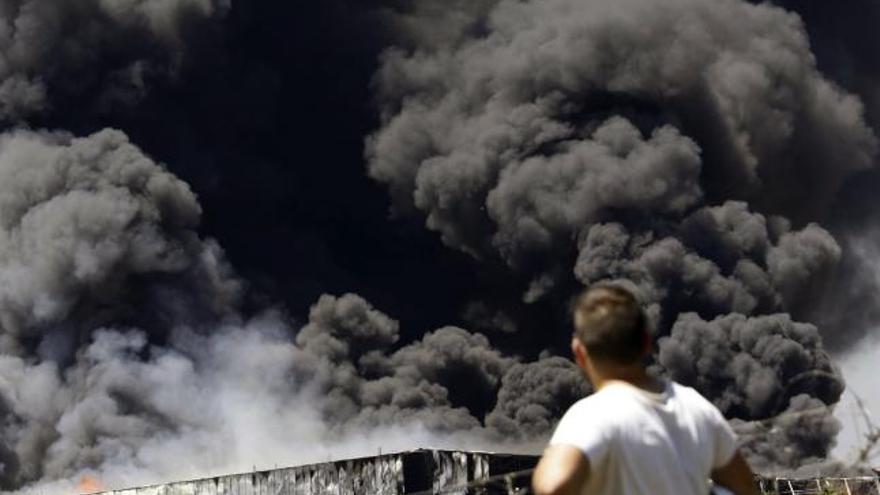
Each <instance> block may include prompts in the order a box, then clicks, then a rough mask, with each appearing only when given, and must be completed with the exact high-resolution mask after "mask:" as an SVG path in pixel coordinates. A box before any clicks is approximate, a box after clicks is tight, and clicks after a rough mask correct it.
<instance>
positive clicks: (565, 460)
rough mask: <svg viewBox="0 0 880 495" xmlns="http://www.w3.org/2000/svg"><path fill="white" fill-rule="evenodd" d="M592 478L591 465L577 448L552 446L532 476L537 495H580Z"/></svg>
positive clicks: (545, 452) (548, 448) (546, 451)
mask: <svg viewBox="0 0 880 495" xmlns="http://www.w3.org/2000/svg"><path fill="white" fill-rule="evenodd" d="M589 476H590V463H589V461H588V460H587V457H586V456H585V455H584V453H583V452H581V450H580V449H578V448H577V447H573V446H571V445H562V444H560V445H551V446H549V447H547V450H545V451H544V455H543V456H542V457H541V460H540V461H539V462H538V466H537V467H536V468H535V472H534V474H533V475H532V488H533V489H534V490H535V494H536V495H578V494H580V493H581V489H582V488H583V486H584V484H585V483H586V482H587V479H588V478H589Z"/></svg>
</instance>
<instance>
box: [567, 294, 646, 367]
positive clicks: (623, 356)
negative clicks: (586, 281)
mask: <svg viewBox="0 0 880 495" xmlns="http://www.w3.org/2000/svg"><path fill="white" fill-rule="evenodd" d="M572 316H573V317H574V321H575V330H574V332H575V336H576V337H577V338H578V339H580V341H581V342H582V343H583V344H584V346H585V347H586V348H587V351H588V352H589V353H590V357H592V358H593V359H596V360H599V361H611V362H615V363H619V364H631V363H633V362H635V361H636V360H638V359H639V358H640V357H642V352H643V350H644V348H643V346H644V338H645V334H646V333H647V331H648V329H647V319H646V318H645V313H644V311H642V307H641V304H639V301H638V299H637V298H636V297H635V295H633V293H632V292H630V291H628V290H626V289H624V288H623V287H621V286H619V285H614V284H609V283H601V284H596V285H594V286H592V287H590V288H588V289H586V290H585V291H584V292H582V293H581V294H580V295H579V296H578V297H577V298H576V299H575V301H574V305H573V308H572Z"/></svg>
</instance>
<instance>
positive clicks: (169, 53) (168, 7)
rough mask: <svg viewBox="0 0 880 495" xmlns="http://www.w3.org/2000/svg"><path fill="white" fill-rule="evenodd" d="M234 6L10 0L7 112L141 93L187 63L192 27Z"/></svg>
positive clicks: (3, 85)
mask: <svg viewBox="0 0 880 495" xmlns="http://www.w3.org/2000/svg"><path fill="white" fill-rule="evenodd" d="M228 7H229V5H228V1H227V0H172V1H165V0H123V1H112V2H111V1H104V0H86V1H77V2H59V1H55V0H4V1H3V2H0V119H3V120H4V121H7V122H8V121H10V120H12V121H15V120H19V119H23V118H26V117H28V116H29V115H32V114H33V113H35V112H37V111H40V110H44V109H45V108H46V107H47V106H50V105H51V103H52V100H53V98H57V97H62V96H63V97H72V96H80V97H81V96H83V95H87V94H94V93H99V94H100V96H99V98H98V99H99V100H100V99H101V98H104V99H105V104H110V103H114V104H118V103H130V102H131V100H138V99H139V98H141V97H142V96H143V93H144V91H145V90H146V81H148V80H149V79H150V78H151V77H153V76H155V75H160V74H161V75H167V74H172V73H173V72H174V71H175V70H176V68H177V66H179V64H180V63H181V61H182V57H183V47H184V43H183V42H184V38H185V35H186V33H185V31H186V30H187V29H190V28H191V27H192V26H193V25H194V22H197V21H200V20H206V19H212V18H215V17H218V16H221V15H222V14H223V13H224V12H225V11H226V10H227V9H228ZM112 60H115V61H118V62H115V63H114V62H109V61H112ZM108 62H109V64H108ZM101 64H108V65H101ZM99 69H100V70H99Z"/></svg>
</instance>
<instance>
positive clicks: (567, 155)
mask: <svg viewBox="0 0 880 495" xmlns="http://www.w3.org/2000/svg"><path fill="white" fill-rule="evenodd" d="M783 7H784V8H788V9H795V10H796V11H798V12H800V14H801V15H798V14H796V13H794V12H792V11H789V10H785V9H784V8H783ZM827 8H831V7H827ZM817 9H818V10H819V12H817ZM841 9H842V11H845V13H846V14H847V16H849V17H853V15H854V14H853V13H852V12H851V11H850V10H851V9H849V8H848V7H846V8H844V7H841ZM823 12H824V11H822V9H821V8H818V7H805V6H804V5H801V4H800V3H796V2H795V3H792V4H791V5H783V6H779V7H775V6H772V5H769V4H762V5H750V4H748V3H745V2H742V1H739V0H724V1H720V2H710V1H708V0H675V1H672V2H667V3H666V4H664V5H662V6H661V5H658V4H657V3H656V2H649V1H647V0H624V1H620V0H615V1H610V0H589V1H574V0H550V1H537V0H529V1H517V2H514V1H506V0H480V1H440V0H420V1H416V2H398V1H396V0H373V1H367V2H354V1H350V0H328V1H325V2H313V3H310V4H307V5H306V4H303V5H296V4H295V3H293V2H280V1H269V0H253V1H249V2H237V1H236V2H222V1H213V0H161V1H160V0H141V1H129V2H106V1H98V0H94V1H91V0H89V1H81V2H74V3H71V2H64V1H53V0H31V1H9V2H0V120H2V122H3V129H2V134H0V281H2V284H0V418H2V421H0V487H2V488H3V489H5V490H10V491H17V492H21V491H23V490H28V489H30V490H33V491H34V492H35V493H50V492H53V491H58V492H65V490H68V491H69V488H70V485H71V483H74V484H75V482H76V480H77V479H78V478H80V477H81V476H83V475H97V476H98V477H99V478H100V479H101V480H102V481H103V482H104V484H105V485H107V486H108V487H115V486H122V485H133V484H138V483H147V482H155V481H159V480H162V479H169V478H173V477H188V476H196V475H206V474H211V473H218V472H222V471H224V470H248V469H251V468H252V466H254V465H259V466H262V467H268V466H271V465H275V464H284V463H296V462H306V461H321V460H326V459H327V457H340V456H344V455H365V454H371V453H374V452H375V451H376V449H377V448H379V447H381V448H383V449H394V448H408V447H414V446H424V445H431V446H442V445H449V446H456V447H474V448H493V447H495V448H504V449H520V450H532V451H535V450H537V449H540V446H541V444H542V442H543V441H544V440H545V438H546V435H547V434H548V433H549V431H551V429H552V427H553V425H554V423H555V421H556V420H557V418H558V417H559V416H560V415H561V413H562V412H563V411H564V410H565V409H566V408H567V406H568V405H570V404H571V403H572V402H574V401H575V400H577V399H578V398H579V397H582V396H584V395H586V394H588V393H590V389H589V387H588V385H587V383H586V382H585V380H584V378H583V377H582V375H581V374H580V372H579V371H578V370H577V369H576V368H575V367H574V366H573V365H572V364H571V362H570V361H569V360H568V359H567V358H566V357H565V352H566V351H565V347H566V344H567V339H568V335H569V329H568V327H567V322H566V315H565V307H566V303H567V300H568V298H569V297H570V296H571V294H572V292H573V291H575V290H577V289H579V288H580V287H582V286H583V285H586V284H590V283H593V282H596V281H600V280H608V279H611V280H617V281H619V282H620V283H625V284H628V285H629V286H631V287H633V288H634V289H635V290H637V291H638V292H639V294H640V296H641V297H642V298H643V299H644V302H645V304H646V305H647V307H648V308H649V314H650V316H651V321H652V324H653V329H654V331H655V332H656V337H657V351H658V352H657V356H656V363H655V368H656V369H657V370H658V371H659V372H661V373H666V374H668V375H669V376H671V377H673V378H675V379H677V380H679V381H681V382H684V383H686V384H689V385H693V386H695V387H696V388H698V389H699V390H700V391H701V392H703V393H704V394H706V395H707V396H708V397H710V398H711V399H712V400H713V401H715V403H716V404H717V405H718V406H719V407H720V408H721V409H722V410H723V411H724V412H725V414H727V416H728V417H729V418H731V419H732V421H733V423H734V424H735V425H736V428H737V429H738V431H740V432H741V434H742V437H743V440H744V442H745V446H746V448H747V450H748V452H749V455H750V456H751V457H752V459H753V460H754V461H755V462H756V463H758V464H757V467H758V468H759V469H760V470H762V471H774V470H777V469H791V468H795V467H798V466H801V465H803V464H805V463H812V462H818V461H821V460H822V459H824V458H825V457H826V456H827V454H828V452H829V449H830V447H831V446H832V445H833V442H834V436H835V434H836V431H837V428H838V425H837V423H836V421H835V420H834V419H833V417H831V415H830V408H831V407H832V406H833V405H834V404H835V403H836V402H837V400H838V398H839V397H840V394H841V392H842V387H843V384H842V381H841V379H840V376H839V373H838V371H837V370H836V368H835V367H834V365H833V363H832V362H831V360H830V358H829V356H828V353H827V352H826V349H828V348H829V347H830V348H834V349H845V348H847V347H848V346H851V345H853V343H854V342H857V341H858V339H859V338H860V337H861V336H863V335H864V333H865V331H866V329H867V328H870V326H871V324H872V323H874V322H876V321H877V319H876V317H877V316H878V313H877V309H876V308H875V306H876V304H874V303H873V302H872V301H873V298H874V296H875V295H876V294H877V293H878V291H877V287H876V281H872V280H871V277H870V276H869V275H870V270H866V268H865V267H866V260H865V258H866V256H867V254H866V253H870V252H872V246H875V245H876V243H875V242H873V241H872V240H871V237H870V234H871V232H870V231H869V230H868V229H866V228H864V227H865V226H866V225H870V220H871V219H873V218H874V213H875V212H876V205H875V204H874V202H872V200H871V197H872V194H871V187H870V186H871V184H874V183H876V182H872V181H876V169H875V167H874V166H873V164H874V158H875V152H876V146H877V144H876V139H875V137H874V133H873V131H872V130H871V128H870V127H869V124H873V123H875V122H876V115H877V113H876V112H877V107H876V101H877V100H876V95H873V94H872V93H871V91H873V89H872V88H873V85H872V84H871V81H872V80H874V79H876V77H875V76H876V74H877V73H878V71H877V70H876V68H877V67H880V65H878V64H876V63H874V61H872V60H869V58H870V56H871V54H865V53H864V50H863V47H862V46H861V45H860V44H859V38H858V35H857V33H858V32H865V33H867V32H873V31H871V26H872V25H873V24H870V23H868V24H866V26H867V27H863V29H861V30H856V31H855V32H853V33H845V34H846V36H837V34H839V31H840V27H839V26H836V25H835V23H833V22H830V21H828V19H831V18H833V17H834V16H830V15H825V14H824V13H823ZM860 15H865V16H866V17H871V16H874V18H876V15H874V13H873V11H872V12H868V13H863V14H860ZM731 19H736V20H737V22H736V23H735V24H734V23H732V22H731ZM865 22H867V21H865ZM836 33H837V34H836ZM863 36H868V35H867V34H863ZM841 53H842V54H845V56H838V55H836V54H841ZM862 102H864V105H865V106H864V107H863V103H862ZM365 137H366V145H365V146H364V138H365ZM364 157H366V159H365V158H364ZM389 198H390V199H389ZM389 202H390V205H391V209H392V213H393V215H392V217H391V218H388V216H387V210H388V206H389ZM425 225H426V226H427V227H428V228H427V229H425V228H424V226H425ZM221 246H222V247H221ZM233 266H234V267H235V269H233ZM327 294H337V295H327ZM855 306H860V307H862V309H861V310H859V311H854V310H853V308H854V307H855ZM386 312H387V313H386ZM206 453H209V454H206Z"/></svg>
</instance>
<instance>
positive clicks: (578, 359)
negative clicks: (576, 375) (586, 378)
mask: <svg viewBox="0 0 880 495" xmlns="http://www.w3.org/2000/svg"><path fill="white" fill-rule="evenodd" d="M571 353H572V355H573V356H574V362H575V363H577V365H578V367H579V368H580V369H582V370H585V369H587V348H586V347H585V346H584V343H583V342H581V339H579V338H577V337H572V339H571Z"/></svg>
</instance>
